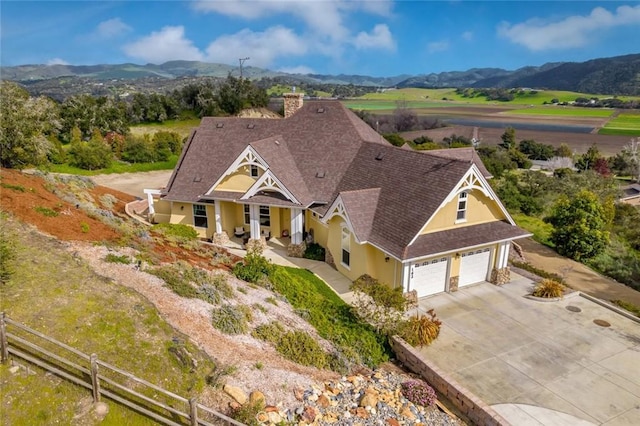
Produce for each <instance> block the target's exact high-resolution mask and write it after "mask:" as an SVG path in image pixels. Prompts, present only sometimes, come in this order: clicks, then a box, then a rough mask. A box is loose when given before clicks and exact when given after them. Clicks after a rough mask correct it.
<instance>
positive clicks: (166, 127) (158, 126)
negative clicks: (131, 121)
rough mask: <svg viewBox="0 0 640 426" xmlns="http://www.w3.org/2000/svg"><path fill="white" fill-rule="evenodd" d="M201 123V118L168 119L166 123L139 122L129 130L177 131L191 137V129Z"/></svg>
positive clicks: (145, 131)
mask: <svg viewBox="0 0 640 426" xmlns="http://www.w3.org/2000/svg"><path fill="white" fill-rule="evenodd" d="M199 125H200V119H199V118H195V117H192V118H189V119H186V120H167V121H165V122H164V123H150V124H138V125H137V126H131V127H130V128H129V130H130V131H131V133H132V134H134V135H144V134H154V133H156V132H176V133H178V134H179V135H180V136H182V137H183V138H186V137H189V135H190V134H191V131H192V130H193V129H194V128H196V127H198V126H199Z"/></svg>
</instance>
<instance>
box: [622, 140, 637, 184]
mask: <svg viewBox="0 0 640 426" xmlns="http://www.w3.org/2000/svg"><path fill="white" fill-rule="evenodd" d="M622 152H623V153H624V154H625V155H627V156H628V157H629V170H630V172H631V178H632V179H633V178H635V179H636V181H638V182H640V138H635V139H631V140H630V141H629V143H628V144H626V145H625V146H624V148H623V149H622Z"/></svg>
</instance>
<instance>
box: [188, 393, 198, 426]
mask: <svg viewBox="0 0 640 426" xmlns="http://www.w3.org/2000/svg"><path fill="white" fill-rule="evenodd" d="M189 419H190V420H191V426H198V401H197V400H196V398H189Z"/></svg>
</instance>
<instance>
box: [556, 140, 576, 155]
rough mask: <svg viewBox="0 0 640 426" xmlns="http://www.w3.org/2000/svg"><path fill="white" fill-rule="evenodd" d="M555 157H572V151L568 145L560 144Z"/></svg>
mask: <svg viewBox="0 0 640 426" xmlns="http://www.w3.org/2000/svg"><path fill="white" fill-rule="evenodd" d="M556 156H557V157H568V158H571V157H573V151H572V150H571V148H569V145H567V144H566V143H561V144H560V146H559V147H558V148H557V149H556Z"/></svg>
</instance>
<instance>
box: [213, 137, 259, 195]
mask: <svg viewBox="0 0 640 426" xmlns="http://www.w3.org/2000/svg"><path fill="white" fill-rule="evenodd" d="M243 166H257V167H259V168H261V169H262V171H264V172H266V171H267V170H268V169H269V165H268V164H267V162H266V161H265V160H264V158H262V157H261V156H260V154H258V153H257V152H256V150H255V149H253V147H252V146H251V145H247V147H246V148H245V149H244V151H242V153H241V154H240V155H239V156H238V158H236V160H235V161H234V162H233V163H231V165H230V166H229V168H227V170H225V172H224V173H223V174H222V176H220V177H219V178H218V180H217V181H216V182H215V183H214V184H213V185H211V188H209V189H208V190H207V192H205V195H211V193H212V192H213V191H214V190H215V188H216V187H217V186H218V185H220V183H221V182H222V180H223V179H224V178H226V177H227V176H229V175H230V174H232V173H235V172H236V170H238V169H239V168H240V167H243Z"/></svg>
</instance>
